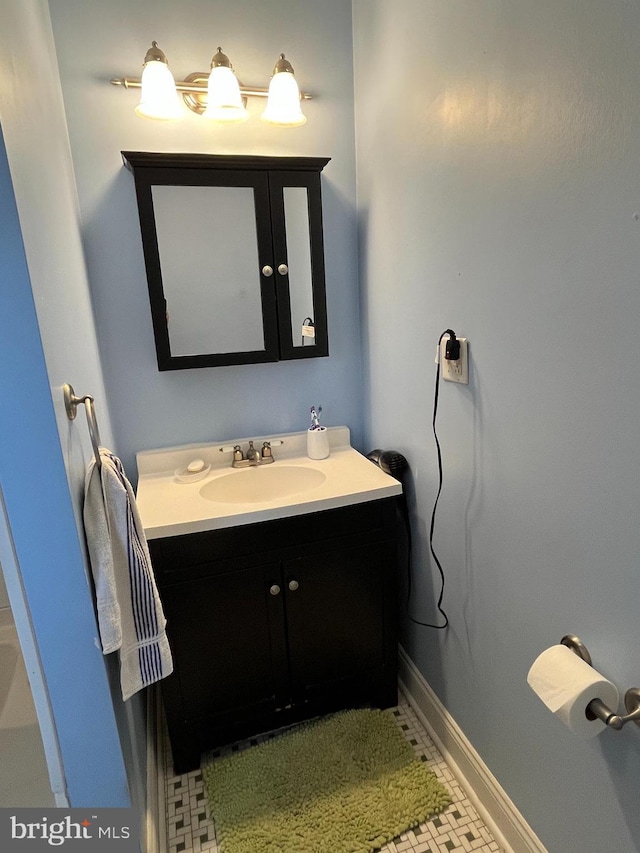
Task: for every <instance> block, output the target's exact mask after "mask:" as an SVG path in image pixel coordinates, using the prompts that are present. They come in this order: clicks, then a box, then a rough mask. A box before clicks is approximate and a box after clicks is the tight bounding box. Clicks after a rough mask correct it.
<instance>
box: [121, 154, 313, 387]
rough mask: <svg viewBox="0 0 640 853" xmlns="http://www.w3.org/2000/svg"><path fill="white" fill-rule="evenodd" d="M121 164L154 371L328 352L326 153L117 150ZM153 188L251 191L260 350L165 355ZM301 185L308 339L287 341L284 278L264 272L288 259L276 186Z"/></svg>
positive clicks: (288, 327) (280, 195)
mask: <svg viewBox="0 0 640 853" xmlns="http://www.w3.org/2000/svg"><path fill="white" fill-rule="evenodd" d="M122 158H123V161H124V164H125V166H126V167H127V168H128V169H129V170H130V171H131V172H132V174H133V176H134V179H135V188H136V196H137V201H138V214H139V218H140V229H141V234H142V247H143V252H144V259H145V267H146V272H147V284H148V288H149V300H150V304H151V317H152V322H153V331H154V337H155V345H156V356H157V361H158V369H159V370H180V369H185V368H193V367H217V366H224V365H231V364H257V363H261V362H273V361H279V360H284V359H298V358H317V357H321V356H327V355H329V337H328V329H327V307H326V288H325V266H324V241H323V230H322V196H321V186H320V172H321V171H322V169H323V168H324V166H325V165H326V164H327V163H328V162H329V158H328V157H259V156H231V155H213V154H156V153H150V152H135V151H123V152H122ZM153 186H213V187H214V186H239V187H252V188H253V192H254V203H255V216H256V236H257V243H258V257H259V263H260V270H259V271H258V272H259V275H260V297H261V305H262V322H263V333H264V349H260V350H252V351H246V352H226V353H200V354H194V355H172V353H171V347H170V341H169V329H168V326H167V317H166V300H165V293H164V288H163V282H162V269H161V264H160V253H159V249H158V239H157V233H156V223H155V216H154V210H153V196H152V187H153ZM285 187H306V189H307V198H308V215H309V237H310V255H311V277H312V287H313V321H314V325H315V338H314V343H313V344H311V345H307V346H294V342H293V339H292V328H291V299H290V287H289V276H288V275H286V276H280V275H279V274H277V273H275V272H274V274H273V275H272V276H265V275H264V274H263V272H262V268H263V267H264V266H265V265H268V266H271V267H272V268H273V269H274V270H275V269H276V267H277V265H279V264H281V263H285V264H288V259H287V235H286V226H285V209H284V188H285Z"/></svg>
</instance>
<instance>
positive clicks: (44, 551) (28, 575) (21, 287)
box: [0, 135, 129, 806]
mask: <svg viewBox="0 0 640 853" xmlns="http://www.w3.org/2000/svg"><path fill="white" fill-rule="evenodd" d="M0 220H1V221H2V228H1V229H0V257H2V264H1V265H0V396H1V397H2V399H3V400H4V401H5V403H4V404H3V405H2V406H0V484H1V486H2V493H3V496H4V500H5V505H6V510H7V515H8V519H9V523H10V526H11V534H12V538H13V543H14V547H15V553H16V557H17V561H18V563H19V564H20V569H21V573H22V582H23V584H24V588H25V592H26V596H27V600H28V606H29V611H30V615H31V620H32V623H33V627H34V631H35V636H36V640H37V644H38V649H39V654H40V659H41V661H42V667H43V670H44V674H45V681H46V685H47V690H48V694H49V700H50V703H51V708H52V711H53V716H54V719H55V723H56V728H57V733H58V740H59V746H60V752H61V755H62V762H63V766H64V773H65V778H66V785H67V792H68V796H69V801H70V804H71V805H72V806H96V805H100V806H127V805H129V794H128V789H127V780H126V776H125V771H124V765H123V762H122V753H121V748H120V742H119V739H118V732H117V729H116V724H115V719H114V714H113V708H112V705H111V697H110V695H109V689H108V684H107V679H106V676H105V667H104V660H103V657H102V654H101V653H100V651H99V650H98V649H97V648H96V645H95V643H94V637H95V634H96V626H95V620H94V617H93V608H92V604H91V597H90V591H89V587H88V584H87V579H86V575H85V567H84V563H83V557H82V553H81V549H80V543H79V540H78V537H77V532H76V526H75V519H74V514H73V507H72V502H71V498H70V494H69V486H68V482H67V478H66V473H65V467H64V463H63V458H62V454H61V450H60V439H59V436H58V431H57V428H56V420H55V415H54V409H53V404H52V400H51V393H50V389H49V378H48V375H47V370H46V366H45V360H44V353H43V349H42V344H41V339H40V333H39V328H38V322H37V318H36V312H35V308H34V301H33V295H32V290H31V282H30V278H29V273H28V270H27V265H26V260H25V255H24V249H23V243H22V235H21V231H20V224H19V221H18V215H17V210H16V205H15V199H14V194H13V188H12V185H11V179H10V175H9V166H8V162H7V158H6V151H5V146H4V140H3V138H2V136H1V135H0Z"/></svg>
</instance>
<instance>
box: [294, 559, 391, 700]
mask: <svg viewBox="0 0 640 853" xmlns="http://www.w3.org/2000/svg"><path fill="white" fill-rule="evenodd" d="M394 572H395V562H394V553H393V548H392V547H391V546H390V545H389V543H385V542H382V543H380V542H377V543H371V544H367V545H360V546H356V547H352V548H345V549H340V550H336V551H329V552H328V553H320V554H317V555H315V556H314V555H306V556H304V557H301V558H299V559H296V560H291V561H287V562H286V563H285V564H284V580H285V587H286V605H287V624H288V633H289V660H290V665H291V688H292V701H293V702H294V703H296V702H308V701H314V700H315V699H321V698H322V697H323V696H324V697H326V696H330V697H333V698H335V700H336V702H339V701H340V699H342V700H344V698H345V697H348V696H349V695H350V694H351V695H353V694H362V687H363V685H372V684H373V685H375V686H374V688H373V690H371V688H370V687H369V694H370V698H374V699H376V698H377V699H379V701H380V703H381V704H395V701H394V700H395V696H396V692H395V691H396V684H395V680H396V676H395V671H396V668H395V664H396V661H395V658H396V654H397V649H396V645H395V630H394V628H395V612H394V611H395V606H394V604H393V602H394V600H395V599H394V589H395V584H394ZM371 693H373V694H375V695H373V696H371ZM388 700H391V701H388Z"/></svg>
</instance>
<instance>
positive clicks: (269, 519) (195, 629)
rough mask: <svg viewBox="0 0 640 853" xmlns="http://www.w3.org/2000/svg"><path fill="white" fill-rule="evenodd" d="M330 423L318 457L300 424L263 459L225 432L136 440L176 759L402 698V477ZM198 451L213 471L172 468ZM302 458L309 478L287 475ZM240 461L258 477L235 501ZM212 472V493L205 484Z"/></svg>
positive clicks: (190, 759) (189, 762) (190, 763)
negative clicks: (228, 441) (238, 455)
mask: <svg viewBox="0 0 640 853" xmlns="http://www.w3.org/2000/svg"><path fill="white" fill-rule="evenodd" d="M329 432H330V441H331V444H332V448H331V455H330V457H329V458H328V459H326V460H319V461H315V460H314V461H312V460H309V459H307V458H306V456H305V455H304V451H303V450H302V447H303V444H302V443H303V441H304V438H305V434H304V433H299V434H294V435H290V436H282V437H278V440H282V441H284V444H283V445H282V446H281V447H278V448H276V449H274V456H275V455H276V450H277V451H279V452H278V457H277V459H276V461H275V462H274V463H273V465H270V466H268V468H269V470H268V472H267V471H265V470H262V469H261V468H260V466H259V467H258V469H255V470H252V471H247V470H246V469H245V470H244V471H235V472H234V471H232V469H231V468H230V467H229V466H230V455H229V453H228V451H227V450H225V451H222V452H221V451H220V450H219V447H220V445H210V446H207V447H202V446H200V447H198V448H186V449H182V448H181V449H175V450H174V451H162V452H156V451H150V452H148V453H146V454H139V455H138V465H139V470H140V483H139V487H138V507H139V510H140V513H141V517H142V521H143V524H144V525H145V529H146V531H147V536H148V540H149V547H150V552H151V557H152V562H153V566H154V570H155V573H156V580H157V584H158V588H159V591H160V596H161V598H162V602H163V607H164V609H165V615H166V617H167V633H168V637H169V642H170V645H171V650H172V654H173V657H174V667H175V669H174V673H173V674H172V675H171V676H169V677H168V678H166V679H164V681H163V682H162V692H163V699H164V705H165V710H166V715H167V723H168V728H169V735H170V740H171V746H172V751H173V760H174V767H175V770H176V772H179V773H180V772H186V771H188V770H192V769H194V768H195V767H197V766H198V764H199V760H200V755H201V753H202V752H203V751H204V750H207V749H210V748H212V747H214V746H216V745H219V744H223V743H228V742H230V741H233V740H236V739H239V738H242V737H247V736H250V735H252V734H256V733H258V732H262V731H267V730H270V729H275V728H278V727H280V726H284V725H288V724H290V723H292V722H295V721H298V720H303V719H308V718H310V717H313V716H316V715H318V714H321V713H325V712H328V711H335V710H339V709H341V708H345V707H353V706H356V705H359V704H365V703H367V704H372V705H374V706H377V707H388V706H390V705H394V704H395V703H396V701H397V688H396V657H397V636H396V574H397V558H396V500H397V495H398V494H399V493H400V491H401V487H400V484H399V483H398V482H397V481H396V480H394V479H393V478H392V477H389V476H388V475H386V474H384V473H383V472H382V471H381V470H380V469H379V468H377V467H376V466H375V465H373V464H372V463H371V462H369V461H368V460H366V459H365V458H364V457H362V456H361V455H360V454H359V453H357V451H355V450H354V449H353V448H351V447H350V446H349V444H348V430H347V429H346V428H337V429H333V430H330V431H329ZM262 440H263V439H260V441H262ZM267 440H268V439H267ZM245 443H246V442H245ZM234 444H235V442H234ZM163 454H164V457H165V458H164V459H163V458H162V456H163ZM167 455H168V456H169V457H170V458H169V459H166V457H167ZM196 456H198V457H199V458H203V459H204V461H205V462H206V463H207V465H211V468H210V469H209V472H208V473H207V475H206V476H205V477H204V478H199V479H197V481H195V482H193V483H189V482H187V483H183V482H180V483H179V482H177V481H176V478H175V475H172V468H173V470H174V471H180V470H182V469H184V468H185V467H186V464H187V463H188V460H189V458H194V457H196ZM214 463H217V464H216V465H215V466H214ZM162 466H164V467H165V469H166V470H165V471H164V472H162V471H161V470H159V469H160V468H162ZM296 468H299V469H300V470H301V471H302V475H301V476H302V478H303V479H302V480H296V485H294V486H286V485H285V487H284V489H283V488H282V483H283V482H293V480H291V478H290V476H289V477H287V476H284V474H283V475H282V476H281V475H279V471H281V472H285V471H289V472H290V471H291V470H292V469H296ZM309 471H314V472H316V474H315V475H314V476H313V477H310V478H309V483H311V485H309V486H307V487H305V485H304V483H305V480H304V477H305V476H306V473H305V472H309ZM318 472H319V474H324V477H323V478H322V480H321V481H320V477H319V474H318ZM238 475H240V476H244V477H245V478H246V479H247V483H248V486H249V491H248V493H247V495H246V496H244V495H243V494H242V492H240V500H238V494H237V493H236V491H234V490H231V491H230V494H232V495H233V498H232V500H231V502H230V503H226V502H225V500H224V487H225V483H224V481H223V480H222V479H221V478H224V477H227V478H228V482H229V483H238V482H240V483H241V482H242V481H238V480H237V479H233V478H237V476H238ZM247 475H248V477H251V478H253V480H249V479H248V477H247ZM217 479H218V480H220V483H221V485H222V491H221V490H220V489H216V490H215V492H214V493H215V496H216V498H217V500H215V501H212V500H209V499H207V498H206V497H203V495H207V494H211V493H212V490H211V487H210V484H211V483H212V482H214V481H215V480H217ZM254 483H255V484H256V485H257V486H258V488H257V489H255V490H254V488H253V485H254ZM263 483H266V484H267V485H266V486H264V485H263ZM292 488H293V490H294V491H293V492H292V493H291V489H292ZM265 489H266V491H265ZM271 489H272V490H273V495H270V494H269V492H270V490H271ZM295 489H299V491H297V492H296V491H295ZM283 490H284V491H285V492H287V491H289V492H290V493H289V494H282V493H281V492H282V491H283ZM252 493H255V494H260V498H259V499H257V500H253V499H252ZM163 495H164V498H163V497H162V496H163ZM265 495H266V497H265ZM245 498H249V500H246V499H245ZM189 506H190V507H191V508H190V509H189V508H188V507H189ZM172 507H173V510H172Z"/></svg>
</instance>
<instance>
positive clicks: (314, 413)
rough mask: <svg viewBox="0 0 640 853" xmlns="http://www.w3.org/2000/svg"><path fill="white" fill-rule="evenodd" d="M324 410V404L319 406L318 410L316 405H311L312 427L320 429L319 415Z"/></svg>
mask: <svg viewBox="0 0 640 853" xmlns="http://www.w3.org/2000/svg"><path fill="white" fill-rule="evenodd" d="M321 411H322V406H318V410H317V411H316V407H315V406H311V422H312V425H311V429H320V420H319V419H318V415H319V414H320V412H321Z"/></svg>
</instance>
